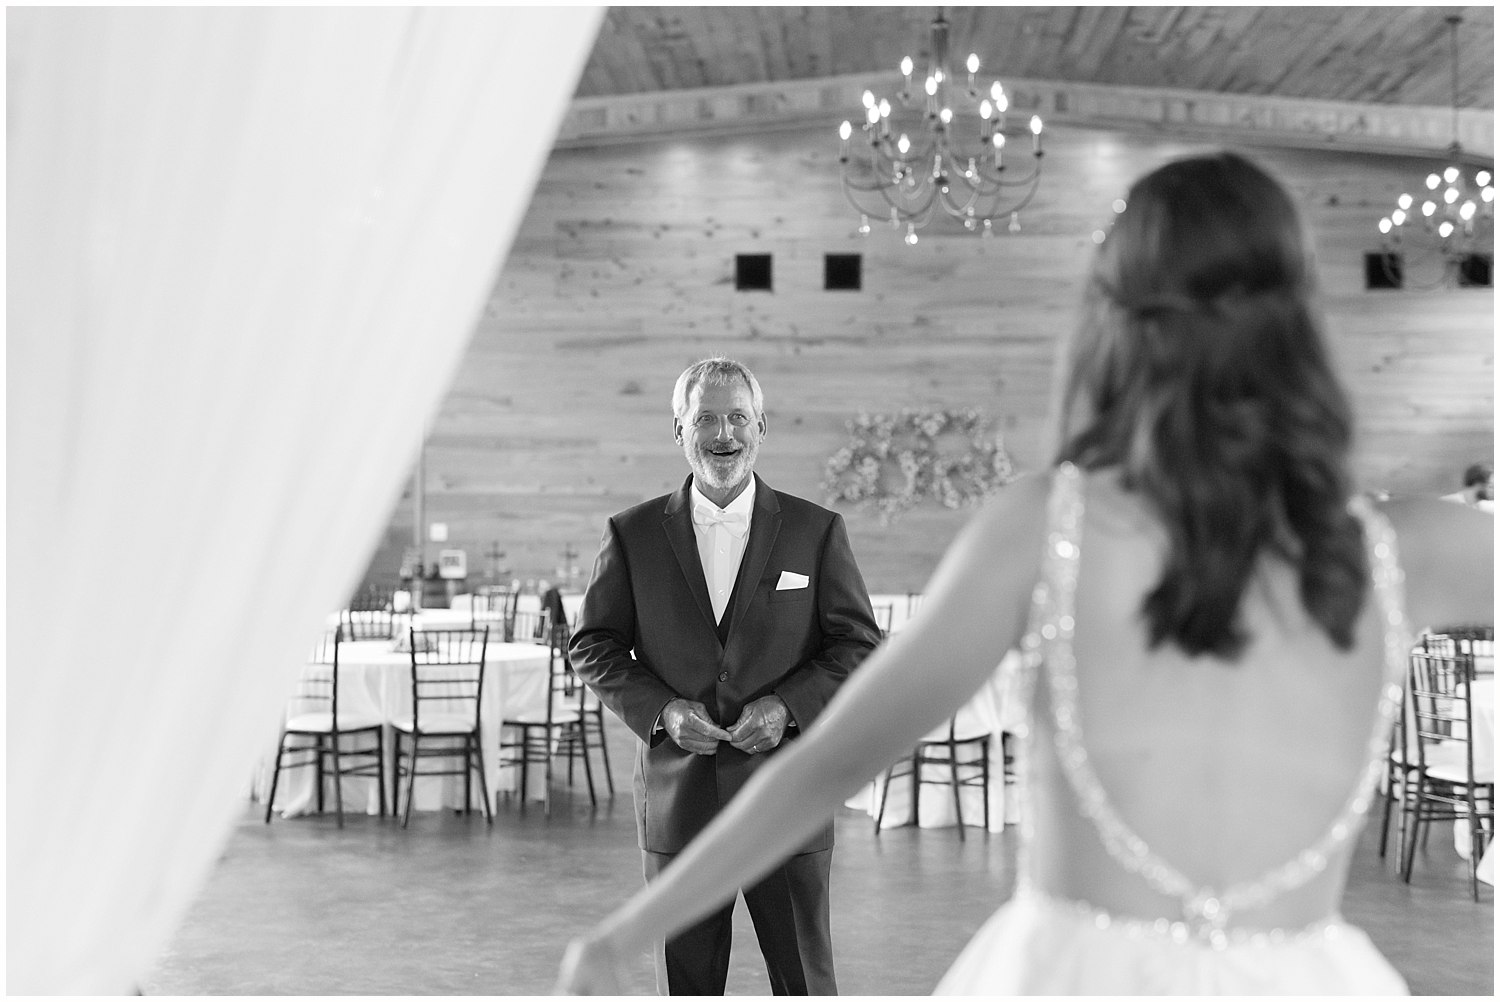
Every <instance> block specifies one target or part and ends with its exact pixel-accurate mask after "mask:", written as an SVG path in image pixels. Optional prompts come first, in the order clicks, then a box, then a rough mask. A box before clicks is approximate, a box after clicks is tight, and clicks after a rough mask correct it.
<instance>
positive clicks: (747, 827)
mask: <svg viewBox="0 0 1500 1002" xmlns="http://www.w3.org/2000/svg"><path fill="white" fill-rule="evenodd" d="M1312 267H1313V266H1312V259H1311V254H1310V251H1309V248H1308V246H1307V244H1306V242H1305V238H1304V235H1303V230H1302V225H1301V222H1300V220H1299V218H1298V214H1297V210H1296V208H1295V206H1294V205H1293V203H1292V200H1291V198H1290V197H1289V195H1288V194H1287V192H1286V191H1285V189H1284V188H1282V187H1281V185H1279V184H1278V183H1277V182H1276V181H1275V180H1273V179H1272V178H1271V177H1269V176H1268V175H1267V174H1266V173H1265V172H1263V171H1262V170H1261V169H1260V168H1259V167H1257V166H1256V165H1254V164H1253V163H1251V162H1250V161H1248V160H1246V159H1244V158H1243V157H1240V156H1238V155H1235V154H1231V153H1221V154H1217V155H1212V156H1203V157H1194V158H1189V159H1184V160H1180V161H1177V162H1174V163H1170V164H1167V165H1165V166H1163V167H1161V168H1159V169H1157V170H1155V171H1153V172H1152V173H1150V174H1148V175H1147V176H1146V177H1144V178H1143V179H1141V180H1140V181H1138V182H1137V183H1136V184H1135V186H1134V187H1133V188H1132V189H1131V191H1130V193H1129V195H1128V197H1127V207H1126V209H1125V210H1124V211H1123V212H1122V213H1120V214H1119V215H1118V216H1117V218H1116V220H1115V224H1114V227H1113V229H1112V231H1111V232H1110V234H1109V235H1108V236H1107V238H1106V239H1105V241H1104V243H1103V244H1102V245H1101V246H1100V248H1099V251H1098V254H1097V257H1096V259H1095V262H1094V265H1093V269H1092V274H1091V276H1090V281H1089V287H1088V292H1087V294H1086V298H1085V304H1084V307H1085V308H1084V319H1083V323H1082V324H1081V328H1080V331H1079V333H1078V335H1077V337H1076V338H1075V342H1074V344H1073V346H1072V350H1071V357H1070V359H1069V365H1068V370H1067V383H1066V388H1065V392H1064V396H1063V400H1062V427H1063V434H1062V437H1061V445H1060V451H1059V454H1058V462H1057V464H1056V466H1055V467H1054V468H1053V469H1051V470H1049V471H1047V472H1044V473H1042V474H1038V475H1034V476H1031V477H1028V478H1023V479H1022V480H1019V481H1017V482H1015V483H1014V484H1012V485H1010V486H1008V487H1007V488H1006V489H1005V490H1004V491H1003V492H1002V493H1001V494H1000V496H999V497H997V498H996V499H995V500H994V501H993V502H991V503H990V504H989V505H988V506H987V507H986V509H984V510H983V511H982V512H981V513H980V514H979V515H978V516H976V518H975V519H974V520H973V521H972V522H971V523H970V524H969V525H968V526H967V527H966V528H965V530H964V531H963V532H962V533H961V534H960V536H959V537H958V538H957V540H956V541H955V542H954V543H953V545H952V546H951V547H950V549H949V551H948V553H947V554H946V556H945V557H944V559H943V562H942V563H941V565H940V566H939V568H938V570H937V572H936V573H935V574H934V576H933V578H932V581H931V582H930V583H929V586H928V588H927V595H928V601H927V602H925V603H924V604H923V607H922V613H921V615H920V616H919V617H918V618H917V619H915V620H913V621H912V622H911V623H910V624H908V626H907V628H906V629H905V630H903V631H902V632H901V633H899V634H897V635H896V636H895V637H893V638H892V639H891V640H890V641H889V642H888V643H886V644H885V645H884V646H883V647H882V648H881V649H880V650H879V651H877V652H876V653H875V654H874V655H872V656H871V657H870V659H869V660H868V661H866V662H865V663H864V665H863V666H861V668H860V669H859V670H858V671H857V672H855V674H854V676H853V677H852V679H851V680H850V682H849V683H848V684H847V685H846V686H845V687H844V688H843V689H842V690H841V692H840V694H839V696H838V697H837V699H836V700H835V701H834V702H833V703H832V704H831V705H830V706H829V708H828V710H827V711H826V712H825V714H824V715H823V717H822V718H821V719H819V720H818V722H817V723H816V725H815V726H813V727H812V728H810V729H809V732H808V733H807V734H806V736H805V737H804V738H803V739H802V740H801V741H800V742H798V743H797V744H795V745H794V746H793V747H791V748H789V749H788V750H787V752H786V753H785V754H783V755H781V756H779V757H778V758H777V759H776V760H775V761H774V762H772V763H770V764H769V765H768V766H767V768H765V769H764V770H762V771H761V772H760V773H758V774H757V775H756V777H755V780H754V781H753V783H751V784H749V785H747V786H746V787H745V789H744V790H743V791H742V792H741V794H740V795H739V796H738V797H737V798H736V799H735V800H734V801H733V802H732V803H731V804H730V805H729V807H728V808H727V809H726V810H725V811H724V812H723V813H722V814H721V815H720V816H719V817H718V819H717V820H716V821H715V822H714V824H713V825H712V827H710V828H708V829H707V830H706V831H704V832H703V834H702V835H701V836H700V837H699V838H698V839H697V840H696V841H695V842H694V843H693V844H692V845H691V846H689V848H688V850H687V851H686V852H684V853H683V854H682V855H681V856H680V857H679V859H678V860H677V863H676V865H675V866H673V867H672V868H671V869H669V870H667V871H666V872H665V874H664V875H663V876H662V877H661V878H659V879H658V880H656V881H655V882H653V883H651V884H649V885H648V886H647V887H645V888H644V889H643V890H642V891H641V892H640V893H638V894H637V895H635V897H633V898H632V899H631V900H630V901H629V902H627V903H626V904H625V905H624V906H622V907H621V908H619V909H618V910H616V911H615V912H614V913H613V914H612V915H610V916H609V917H608V918H607V919H605V920H604V921H603V922H602V923H600V924H599V925H598V926H597V927H596V928H595V929H593V930H592V931H591V932H589V933H588V934H587V935H585V936H583V937H581V938H579V939H577V940H575V941H574V942H573V943H572V944H570V946H569V949H568V954H567V956H566V958H565V960H564V963H563V972H562V977H561V980H560V982H559V985H558V988H559V990H561V991H565V992H571V993H603V994H613V993H616V992H617V991H618V981H617V976H616V970H617V966H616V965H617V964H618V963H619V962H620V961H621V959H623V958H625V957H627V956H629V955H630V954H631V953H633V952H634V951H639V950H644V949H645V948H646V947H647V946H648V945H649V944H650V943H651V942H652V940H654V939H655V938H656V937H658V936H660V935H663V934H668V935H669V934H671V932H672V931H673V930H675V929H676V928H678V927H680V926H682V925H685V924H686V923H688V922H690V921H692V920H693V919H695V918H696V917H697V916H698V915H700V914H702V913H703V912H706V911H708V910H709V909H710V907H712V906H713V905H715V904H716V903H717V902H719V901H721V900H722V899H724V898H727V897H728V896H729V895H730V894H731V893H732V892H733V890H734V889H735V888H737V887H739V886H741V885H742V884H745V883H746V882H748V881H751V880H753V879H755V878H756V877H757V876H758V875H759V874H761V873H763V872H765V871H766V870H768V869H769V868H770V867H772V866H773V865H774V864H775V863H776V862H777V861H778V860H780V859H781V858H782V857H783V856H785V855H786V854H788V853H789V852H791V851H793V850H795V848H796V847H797V846H798V845H799V844H800V843H801V842H802V841H804V840H805V839H806V838H807V837H808V836H809V835H810V834H811V833H812V832H813V831H814V829H816V828H817V827H818V826H819V825H821V824H823V823H825V822H826V820H827V819H828V817H829V816H830V815H831V814H832V813H833V812H834V811H835V810H836V809H837V808H838V806H839V805H840V804H841V803H843V801H844V800H845V798H847V797H848V796H850V795H851V794H852V793H853V792H854V791H855V790H857V789H858V788H859V787H860V786H861V785H862V784H863V783H865V782H867V781H868V780H869V779H870V778H871V776H872V774H873V773H875V772H876V770H877V769H878V768H879V767H880V766H882V765H885V764H887V763H889V762H892V761H894V760H896V759H897V758H899V757H901V756H902V755H905V754H907V753H908V752H909V751H910V749H911V747H912V746H913V745H914V744H915V743H916V742H917V741H918V740H919V739H920V738H921V737H923V736H924V735H925V734H927V733H928V732H929V731H931V730H932V729H934V728H935V727H936V726H938V725H939V724H941V723H942V722H943V721H944V720H946V719H947V718H948V717H949V716H950V715H951V714H952V713H953V712H954V711H955V710H956V709H957V708H958V707H959V706H961V705H962V704H963V703H964V702H966V701H967V700H968V698H969V697H970V696H971V695H972V694H973V693H974V691H975V690H976V689H977V688H978V687H979V686H980V685H981V684H982V683H983V682H984V681H985V680H986V678H987V677H988V676H989V675H990V673H992V672H993V671H994V670H995V666H996V664H997V663H998V662H999V661H1000V660H1001V657H1002V656H1003V655H1004V654H1005V653H1006V652H1007V651H1008V650H1010V649H1011V648H1013V647H1017V646H1019V648H1020V649H1021V650H1022V652H1023V653H1024V654H1025V659H1024V660H1025V663H1026V665H1027V668H1026V678H1027V683H1026V684H1025V685H1024V686H1023V688H1024V689H1025V690H1026V691H1027V693H1028V695H1027V697H1026V698H1027V700H1028V709H1029V711H1030V716H1031V720H1032V726H1031V733H1030V735H1029V736H1028V740H1027V741H1026V742H1025V744H1024V749H1023V768H1024V770H1025V775H1024V780H1023V786H1024V789H1026V790H1027V791H1029V792H1030V800H1029V802H1028V803H1027V804H1026V805H1025V809H1024V811H1023V822H1022V837H1021V858H1020V861H1019V867H1020V876H1019V881H1018V889H1017V891H1016V894H1015V895H1014V897H1013V898H1012V899H1011V900H1010V901H1008V902H1006V903H1005V904H1004V905H1003V906H1002V907H1000V909H999V910H998V911H997V912H996V913H995V914H994V916H993V917H992V918H991V919H990V920H989V921H988V922H987V923H986V924H985V925H984V926H983V927H982V928H981V929H980V930H979V931H978V932H977V934H976V935H975V936H974V938H973V940H972V941H971V942H970V943H969V945H968V947H967V948H966V949H965V950H964V951H963V952H962V954H961V955H960V956H959V958H958V959H957V961H956V962H955V963H954V964H953V966H952V968H951V969H950V970H949V971H948V973H947V975H945V977H944V978H943V980H942V982H941V983H940V984H939V985H938V986H937V989H936V991H937V993H939V994H993V995H1005V994H1068V993H1110V994H1120V993H1148V994H1170V993H1191V994H1208V993H1229V994H1252V993H1283V994H1286V993H1308V994H1323V993H1355V994H1381V993H1396V994H1404V993H1405V991H1406V986H1405V984H1404V982H1403V981H1402V979H1401V977H1400V975H1398V974H1397V973H1396V971H1395V970H1394V969H1393V968H1392V967H1391V966H1390V965H1389V964H1388V963H1387V962H1386V961H1385V959H1384V958H1383V957H1381V956H1380V954H1379V953H1378V952H1377V951H1376V949H1375V948H1374V946H1373V945H1372V944H1371V943H1370V941H1369V939H1368V938H1367V937H1366V936H1365V935H1364V933H1362V932H1361V931H1359V930H1358V929H1356V928H1353V927H1351V926H1349V925H1347V924H1345V923H1344V922H1343V921H1342V920H1341V918H1340V917H1339V913H1338V908H1339V901H1340V898H1341V896H1342V893H1343V889H1344V881H1345V877H1346V875H1347V873H1348V868H1349V860H1350V854H1351V852H1352V851H1353V849H1354V845H1355V841H1356V834H1357V832H1358V831H1359V829H1360V826H1361V823H1362V821H1363V817H1364V813H1365V810H1366V808H1367V807H1368V806H1369V803H1370V800H1371V793H1372V788H1373V785H1374V782H1375V778H1376V775H1377V774H1378V772H1379V764H1380V758H1381V756H1382V755H1383V754H1384V750H1385V747H1386V736H1387V734H1388V732H1389V727H1390V723H1391V721H1392V719H1393V714H1394V713H1395V712H1396V711H1397V709H1398V707H1399V701H1400V694H1401V672H1402V669H1403V665H1404V662H1405V656H1406V651H1407V650H1408V649H1409V646H1410V630H1411V628H1415V627H1422V626H1425V625H1430V624H1436V623H1444V622H1465V623H1488V622H1491V621H1492V619H1493V601H1494V596H1493V531H1494V530H1493V525H1494V521H1493V519H1492V518H1490V517H1489V516H1488V515H1484V514H1482V513H1478V512H1474V511H1471V510H1469V509H1467V508H1462V507H1459V506H1457V505H1450V504H1444V503H1443V502H1442V501H1440V500H1437V499H1433V500H1431V501H1430V502H1422V501H1410V502H1395V503H1387V504H1385V505H1383V506H1381V508H1380V509H1379V510H1377V509H1376V507H1375V506H1373V505H1370V504H1367V503H1364V502H1363V501H1362V499H1360V498H1358V497H1355V496H1353V491H1352V486H1351V483H1350V475H1349V471H1348V453H1349V446H1350V436H1351V419H1350V414H1349V407H1348V404H1347V401H1346V398H1345V395H1344V392H1343V390H1342V388H1341V387H1340V386H1339V384H1338V382H1337V380H1336V379H1335V377H1334V375H1333V372H1332V370H1331V368H1330V365H1329V361H1328V357H1327V352H1326V348H1325V346H1324V343H1323V338H1322V334H1321V331H1320V329H1319V323H1318V321H1317V319H1316V318H1315V315H1314V311H1313V306H1312V285H1313V275H1312ZM1398 551H1399V552H1400V553H1402V554H1405V560H1404V562H1403V561H1399V559H1398ZM1403 571H1404V581H1403ZM1403 584H1404V589H1403ZM1403 590H1404V592H1405V597H1404V600H1403Z"/></svg>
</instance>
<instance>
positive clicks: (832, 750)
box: [558, 475, 1050, 993]
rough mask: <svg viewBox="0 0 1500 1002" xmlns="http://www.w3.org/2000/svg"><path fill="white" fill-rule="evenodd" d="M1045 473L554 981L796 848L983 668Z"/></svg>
mask: <svg viewBox="0 0 1500 1002" xmlns="http://www.w3.org/2000/svg"><path fill="white" fill-rule="evenodd" d="M1049 483H1050V479H1049V478H1048V477H1047V476H1045V475H1038V476H1032V477H1026V478H1023V479H1022V480H1018V481H1016V482H1015V483H1013V484H1011V485H1010V486H1008V487H1007V488H1006V489H1005V490H1004V491H1003V492H1002V493H1001V495H1000V496H999V497H998V498H996V499H995V500H994V501H992V502H991V503H990V504H989V505H988V506H987V507H986V508H985V509H984V510H983V511H981V512H980V514H979V515H977V516H976V517H975V518H974V519H973V520H972V521H971V522H970V523H969V525H968V526H967V527H966V528H965V529H964V530H963V532H962V533H960V534H959V536H958V537H957V539H956V540H955V541H954V542H953V544H952V545H951V546H950V547H949V549H948V552H947V554H946V555H945V556H944V557H943V560H942V563H941V564H940V565H939V566H938V569H937V571H936V572H935V573H934V574H933V577H932V579H931V581H930V582H929V583H928V586H927V589H926V592H925V595H926V597H925V599H924V601H923V604H922V608H921V611H920V613H919V614H918V615H917V616H916V617H915V618H914V619H913V620H912V621H911V622H910V623H909V624H908V625H907V626H906V628H905V629H903V630H902V631H901V632H900V633H898V634H897V635H896V636H894V637H893V638H892V639H891V640H889V641H888V642H887V643H884V644H882V645H881V647H880V648H879V649H878V650H877V651H876V652H875V653H874V654H872V655H871V656H870V657H869V659H868V660H866V661H865V663H864V664H863V665H861V666H860V668H859V670H857V671H856V672H855V673H854V674H853V676H852V677H851V678H850V680H849V682H848V683H846V684H845V685H844V687H843V688H842V689H840V691H839V693H838V695H837V696H836V697H835V698H834V700H833V701H832V702H831V703H829V705H828V709H827V710H826V711H825V712H824V713H823V715H822V716H821V717H819V718H818V720H817V721H816V723H815V724H814V725H813V726H812V727H810V728H809V729H808V731H807V734H806V735H804V736H803V737H802V739H801V740H799V741H797V742H796V743H795V744H794V745H792V746H791V747H789V748H787V749H786V751H785V752H783V753H781V754H779V755H778V756H777V757H776V759H775V760H774V761H772V762H770V763H769V764H767V765H766V766H765V767H764V768H763V769H761V770H759V771H758V772H757V773H756V775H755V777H754V778H753V779H752V780H751V782H749V783H747V784H746V786H745V788H744V790H742V791H741V792H740V794H739V796H737V797H735V799H734V800H733V801H732V802H731V803H730V804H729V806H728V807H727V808H726V809H725V810H724V812H723V813H722V814H720V815H719V816H718V817H717V818H716V819H715V820H714V822H713V824H712V825H710V826H709V827H708V828H707V829H705V830H704V832H703V833H702V834H701V835H700V836H699V837H698V838H696V839H695V840H694V841H693V842H692V844H691V845H689V846H688V847H687V849H686V850H685V851H684V852H683V853H682V854H681V855H680V856H679V857H678V858H677V860H676V861H675V862H674V863H673V864H672V865H671V866H670V867H668V868H667V869H666V870H665V871H664V872H663V874H662V875H661V876H660V877H659V878H657V879H656V880H654V881H653V882H652V883H651V884H649V885H648V886H647V887H645V888H644V889H643V890H642V891H640V892H639V893H638V894H636V895H635V896H634V897H633V898H631V899H630V900H629V901H628V902H626V903H625V904H624V905H623V906H621V907H620V908H618V909H616V910H615V912H613V913H612V914H611V915H610V916H608V917H607V918H606V919H605V920H604V921H603V922H601V923H600V924H599V925H598V926H597V927H596V928H595V929H594V930H592V931H591V932H590V933H589V934H588V935H586V936H585V937H583V938H582V939H580V940H575V941H574V943H573V944H572V945H571V946H570V947H569V951H568V956H567V958H566V959H565V961H564V966H563V974H562V979H561V980H560V981H559V983H558V989H559V990H560V991H563V992H568V993H613V992H616V991H617V990H618V986H617V982H616V981H615V980H614V979H615V976H616V975H615V964H616V958H624V957H628V956H631V955H633V954H635V953H636V952H638V951H640V950H643V949H645V948H646V947H647V946H648V945H649V944H650V943H651V942H652V941H653V940H655V939H657V938H658V937H662V936H671V935H672V934H673V933H675V932H677V931H678V930H680V929H682V928H683V927H685V926H687V925H688V924H689V923H691V922H693V921H695V920H697V919H698V918H700V917H701V916H702V915H704V914H706V913H707V912H708V911H710V910H711V909H713V908H714V907H716V906H718V905H720V904H721V903H722V902H723V901H725V900H727V899H729V898H731V897H732V896H733V895H734V893H735V891H736V890H737V889H738V888H740V887H742V886H745V885H747V884H750V883H753V882H754V881H755V880H756V879H757V878H758V877H760V876H761V875H762V874H764V873H765V872H767V871H768V870H770V869H771V868H772V867H774V866H775V865H776V864H777V863H779V862H780V861H781V860H783V859H785V858H786V857H787V856H788V855H789V854H790V853H792V852H794V851H795V850H796V849H797V848H798V847H799V846H800V845H802V844H804V843H805V842H806V841H807V839H808V838H809V837H810V836H811V835H812V834H813V833H814V832H815V831H816V830H817V829H818V828H819V827H821V826H822V825H823V824H825V823H826V822H827V820H828V818H829V817H830V816H831V815H832V814H833V813H834V811H836V810H837V809H838V807H839V805H840V804H842V803H843V802H844V801H845V800H846V799H847V798H848V797H850V796H851V795H853V794H854V793H855V792H856V791H857V790H858V789H859V787H860V785H861V784H862V783H865V782H867V781H869V780H870V779H871V777H873V776H874V775H875V774H876V773H878V772H879V770H880V769H882V768H883V767H885V766H886V765H888V764H890V763H891V762H894V761H895V760H896V759H898V758H900V757H901V756H903V755H906V754H908V753H909V752H910V751H911V749H912V747H913V746H914V745H915V744H916V743H917V741H918V740H919V739H921V738H922V737H923V736H924V735H926V734H927V733H928V732H930V731H931V730H932V729H933V728H935V727H937V726H938V725H939V724H941V723H942V722H943V721H945V720H946V719H947V718H948V717H949V716H951V715H952V714H953V713H954V712H956V711H957V709H958V708H959V707H960V706H962V705H963V704H964V702H965V701H966V700H968V699H969V698H970V697H971V696H972V695H973V694H974V692H975V691H976V690H977V689H978V688H979V687H980V685H982V684H983V683H984V681H985V680H986V679H987V678H988V677H989V676H990V675H991V673H993V672H994V670H995V668H996V666H997V665H998V664H999V662H1000V660H1001V658H1002V657H1003V656H1004V654H1005V652H1006V651H1007V650H1009V649H1010V648H1011V647H1013V646H1014V645H1015V644H1016V642H1017V641H1018V640H1019V638H1020V636H1021V632H1022V630H1023V629H1024V628H1025V618H1026V612H1027V609H1028V608H1029V603H1030V595H1031V588H1032V585H1033V584H1034V582H1035V581H1036V577H1037V569H1038V567H1039V566H1040V558H1041V552H1042V544H1043V540H1042V537H1043V532H1044V526H1045V508H1046V494H1047V490H1048V484H1049Z"/></svg>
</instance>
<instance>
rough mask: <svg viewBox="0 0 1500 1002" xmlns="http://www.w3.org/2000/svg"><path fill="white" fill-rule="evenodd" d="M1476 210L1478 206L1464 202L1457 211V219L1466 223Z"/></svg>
mask: <svg viewBox="0 0 1500 1002" xmlns="http://www.w3.org/2000/svg"><path fill="white" fill-rule="evenodd" d="M1478 208H1479V206H1477V205H1475V204H1474V203H1473V202H1465V203H1464V204H1463V206H1462V207H1461V208H1459V210H1458V218H1460V219H1462V220H1463V221H1464V222H1466V223H1467V222H1468V221H1469V220H1471V219H1473V218H1474V213H1475V211H1477V210H1478Z"/></svg>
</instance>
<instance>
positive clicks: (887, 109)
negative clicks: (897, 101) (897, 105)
mask: <svg viewBox="0 0 1500 1002" xmlns="http://www.w3.org/2000/svg"><path fill="white" fill-rule="evenodd" d="M880 117H881V118H890V117H891V102H889V101H887V100H886V99H885V98H881V99H880Z"/></svg>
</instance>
